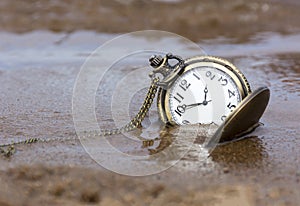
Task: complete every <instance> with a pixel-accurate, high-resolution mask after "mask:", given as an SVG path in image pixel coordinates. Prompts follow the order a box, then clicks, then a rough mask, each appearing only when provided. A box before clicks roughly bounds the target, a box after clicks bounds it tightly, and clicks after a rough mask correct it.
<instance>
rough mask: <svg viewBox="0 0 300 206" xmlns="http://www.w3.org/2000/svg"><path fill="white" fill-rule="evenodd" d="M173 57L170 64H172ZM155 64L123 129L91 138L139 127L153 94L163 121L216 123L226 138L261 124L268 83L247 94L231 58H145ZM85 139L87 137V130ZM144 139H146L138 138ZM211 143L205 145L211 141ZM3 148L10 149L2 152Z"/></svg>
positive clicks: (10, 146) (220, 139)
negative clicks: (137, 107)
mask: <svg viewBox="0 0 300 206" xmlns="http://www.w3.org/2000/svg"><path fill="white" fill-rule="evenodd" d="M174 60H175V61H176V62H175V63H173V64H172V62H174ZM149 62H150V65H151V66H152V67H153V68H154V69H153V71H152V72H150V74H149V76H150V77H151V85H150V87H149V89H148V92H147V95H146V98H145V100H144V102H143V105H142V106H141V108H140V110H139V112H138V113H137V114H136V116H135V117H134V118H133V119H132V120H131V121H130V122H129V123H127V124H126V125H124V126H122V127H121V128H116V129H107V130H101V131H100V133H94V134H93V135H92V136H94V137H96V136H106V135H113V134H120V133H123V132H128V131H131V130H133V129H135V128H137V127H140V126H141V124H142V121H143V120H144V118H145V116H146V114H147V113H148V111H149V109H150V107H151V105H152V103H153V100H154V98H155V96H156V93H158V94H157V108H158V113H159V117H160V119H161V120H162V122H163V123H165V124H166V125H186V124H199V123H200V124H211V123H215V124H217V125H220V127H219V128H218V130H217V131H216V133H215V134H216V136H218V139H217V140H216V139H214V138H213V139H212V141H218V142H224V141H228V140H233V139H236V138H237V137H240V136H242V135H245V134H247V133H249V132H251V131H253V130H254V129H255V128H256V127H258V126H259V119H260V117H261V116H262V114H263V113H264V111H265V109H266V107H267V104H268V101H269V97H270V90H269V89H268V88H267V87H262V88H258V89H257V90H255V91H254V92H251V89H250V85H249V83H248V81H247V79H246V77H245V76H244V75H243V74H242V72H241V71H240V70H239V69H238V68H237V67H235V66H234V65H233V64H232V63H230V62H229V61H227V60H225V59H222V58H219V57H213V56H195V57H192V58H188V59H185V60H184V59H182V58H181V57H180V56H177V55H173V54H171V53H169V54H167V55H166V56H165V57H162V56H160V55H153V56H152V57H150V59H149ZM87 137H91V135H90V134H88V135H87ZM139 138H140V139H141V140H142V141H149V140H145V139H143V138H141V137H139ZM51 140H53V141H56V140H57V139H56V138H54V139H43V138H29V139H26V140H20V141H17V142H13V143H8V144H0V153H4V154H5V155H6V156H10V155H11V154H13V153H14V145H17V144H31V143H35V142H49V141H51ZM155 140H159V137H156V138H153V139H152V140H151V141H155ZM218 142H217V143H218ZM214 143H215V142H210V143H208V145H213V144H214ZM3 147H8V149H7V150H3V149H2V148H3Z"/></svg>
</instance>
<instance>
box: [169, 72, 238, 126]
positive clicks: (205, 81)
mask: <svg viewBox="0 0 300 206" xmlns="http://www.w3.org/2000/svg"><path fill="white" fill-rule="evenodd" d="M229 73H230V72H225V71H224V70H222V69H219V68H217V67H211V66H201V67H195V68H191V69H188V70H186V71H185V72H184V73H183V74H182V75H181V76H179V77H178V78H177V79H176V80H175V81H174V83H173V84H172V86H171V87H170V88H169V91H168V98H167V100H166V101H168V102H167V104H168V105H169V111H168V112H169V116H171V121H172V122H173V123H176V124H179V125H183V124H196V123H202V124H209V123H212V122H214V123H216V124H221V123H222V121H224V120H225V118H226V117H227V116H228V115H229V113H230V112H231V111H233V109H234V108H235V107H236V106H237V105H238V104H239V103H240V102H241V100H242V95H241V92H240V90H239V87H238V83H237V82H236V81H237V80H236V79H234V78H233V77H232V75H229Z"/></svg>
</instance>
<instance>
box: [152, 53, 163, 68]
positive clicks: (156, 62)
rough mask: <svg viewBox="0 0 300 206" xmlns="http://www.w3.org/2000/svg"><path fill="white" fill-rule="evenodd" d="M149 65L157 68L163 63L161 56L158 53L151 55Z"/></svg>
mask: <svg viewBox="0 0 300 206" xmlns="http://www.w3.org/2000/svg"><path fill="white" fill-rule="evenodd" d="M149 62H150V66H152V67H154V68H157V67H159V66H160V65H161V64H162V63H163V57H162V56H160V55H153V56H151V57H150V58H149Z"/></svg>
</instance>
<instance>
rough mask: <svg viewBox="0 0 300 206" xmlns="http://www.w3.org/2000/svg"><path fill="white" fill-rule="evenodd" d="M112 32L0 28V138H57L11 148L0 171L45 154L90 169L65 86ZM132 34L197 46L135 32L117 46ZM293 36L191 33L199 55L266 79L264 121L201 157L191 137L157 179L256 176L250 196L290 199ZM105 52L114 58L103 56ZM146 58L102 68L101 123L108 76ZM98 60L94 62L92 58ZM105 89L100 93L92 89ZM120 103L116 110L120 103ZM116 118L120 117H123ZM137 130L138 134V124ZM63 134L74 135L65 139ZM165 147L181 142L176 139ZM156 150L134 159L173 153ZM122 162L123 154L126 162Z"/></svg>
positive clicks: (137, 145)
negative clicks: (238, 38) (274, 194)
mask: <svg viewBox="0 0 300 206" xmlns="http://www.w3.org/2000/svg"><path fill="white" fill-rule="evenodd" d="M116 36H117V35H116V34H106V33H96V32H88V31H78V32H73V33H53V32H49V31H33V32H28V33H25V34H14V33H7V32H2V33H0V51H1V55H0V83H1V88H0V105H1V106H2V108H1V113H0V121H1V128H0V132H1V133H0V142H1V143H7V142H10V141H11V140H19V139H25V138H27V137H39V138H45V139H51V138H59V139H61V140H60V141H58V142H49V143H37V144H33V145H30V146H28V145H20V146H17V148H16V149H17V152H16V154H14V155H13V156H12V157H11V158H10V159H6V158H3V157H1V158H0V162H1V164H0V169H1V171H4V172H5V171H6V170H7V168H8V167H11V168H18V167H19V166H20V165H24V164H44V163H45V162H46V164H47V165H51V166H53V167H56V166H57V165H71V167H72V166H80V167H86V168H93V169H95V168H97V169H98V168H99V165H98V164H96V163H95V162H94V161H93V160H92V159H91V158H90V157H89V156H88V154H87V153H86V151H85V150H84V149H83V147H82V145H81V144H80V143H79V141H78V140H76V139H77V136H76V133H75V129H74V124H73V119H72V92H73V87H74V84H75V81H76V77H77V75H78V72H79V70H80V67H81V65H82V64H83V62H84V61H85V59H86V58H87V57H88V56H89V54H90V53H91V52H92V51H93V50H94V49H96V48H97V47H98V46H100V45H101V44H103V43H104V42H106V41H107V40H110V39H112V38H114V37H116ZM136 38H140V39H139V41H140V45H143V44H146V43H150V44H153V47H156V48H159V47H158V46H163V47H165V46H167V45H170V44H171V45H172V47H174V48H184V49H181V52H183V53H182V54H181V53H180V54H181V55H183V56H186V57H187V56H190V55H193V54H195V52H196V50H195V49H191V48H185V46H186V45H185V46H184V45H182V44H181V43H180V42H178V41H174V39H172V38H167V39H164V40H163V41H158V42H157V41H156V40H157V38H156V39H155V41H154V40H153V39H152V38H144V37H137V36H135V37H134V38H132V40H128V41H127V42H125V43H124V45H122V47H126V44H131V43H132V41H134V40H135V39H136ZM158 39H159V38H158ZM299 40H300V35H299V34H298V33H293V34H286V35H282V34H279V33H274V32H270V33H257V34H256V35H254V36H252V38H251V39H250V40H249V41H246V42H244V43H235V42H234V41H232V40H231V39H226V38H218V39H208V40H205V41H199V42H198V45H200V46H201V47H202V49H203V50H204V51H205V52H206V53H207V54H210V55H217V56H221V57H225V58H228V59H229V60H231V61H232V62H233V63H234V64H235V65H236V66H237V67H239V68H240V69H241V70H242V72H243V73H244V74H245V75H246V77H247V78H248V80H249V82H250V83H251V85H252V88H257V87H259V86H262V85H267V86H268V87H270V89H271V100H270V104H269V106H268V108H267V110H266V113H265V114H264V116H263V118H262V120H261V121H262V122H263V123H264V126H263V127H261V128H259V129H258V130H257V131H255V132H254V133H253V134H251V136H252V137H251V138H247V139H244V140H241V141H238V142H234V143H230V144H227V145H223V146H219V147H217V148H216V149H215V150H214V152H213V153H212V154H211V155H210V156H209V157H208V158H207V156H201V153H199V151H200V148H197V144H194V145H196V146H195V147H194V148H192V149H193V150H191V151H190V153H189V154H188V155H186V156H185V157H184V158H183V159H182V160H181V161H180V162H179V163H177V164H176V166H174V167H172V168H171V169H169V170H167V171H166V172H163V173H161V174H159V175H158V176H157V178H165V179H166V180H165V182H164V184H166V185H167V184H181V187H185V186H187V185H189V184H191V185H198V186H199V185H206V184H219V182H220V181H222V182H225V183H226V182H228V183H229V184H231V183H232V182H235V183H236V184H250V185H252V184H255V185H257V187H258V188H256V190H257V191H258V192H259V194H257V197H259V198H258V199H260V200H259V201H261V202H263V203H264V200H263V199H264V197H269V196H268V195H270V193H269V191H272V190H273V189H274V188H279V189H280V190H281V191H283V192H282V194H285V196H286V197H289V201H290V202H292V203H295V202H297V201H298V200H299V198H298V197H297V196H296V195H295V191H296V190H294V189H296V188H298V187H299V173H297V172H299V169H300V168H299V165H300V162H299V161H300V160H299V156H300V153H299V150H298V149H297V148H298V147H299V146H300V141H299V138H298V137H299V129H298V125H299V124H298V119H299V115H300V113H299V112H300V111H299V109H298V108H299V100H300V95H299V93H300V82H299V81H300V61H299V59H300V58H299V57H300V47H299V45H298V44H299V43H298V42H300V41H299ZM156 44H158V45H156ZM138 46H139V45H138ZM109 58H114V56H113V55H111V56H109ZM147 58H148V54H147V55H141V56H137V58H130V59H129V60H128V61H125V62H123V63H122V62H120V63H119V65H115V66H116V69H118V66H120V70H119V72H118V73H117V75H109V74H108V77H109V78H108V79H107V81H106V82H103V84H104V85H105V87H100V88H99V89H98V91H97V94H98V95H97V96H96V99H95V100H96V102H97V104H96V114H97V118H98V121H99V123H100V124H102V123H103V124H106V126H107V125H109V126H114V124H113V122H112V120H111V119H112V118H111V114H110V109H111V105H110V103H111V99H110V96H111V94H112V91H113V89H114V88H115V86H116V85H115V81H119V80H121V79H122V77H123V75H124V74H125V73H128V72H130V71H133V70H135V69H137V68H139V66H145V65H147V64H148V62H147ZM132 65H134V67H132ZM99 66H100V67H101V62H100V65H99ZM147 73H148V71H147V70H145V71H144V72H143V73H140V74H143V77H140V79H139V80H138V81H137V82H136V84H137V85H139V84H141V85H144V84H148V82H149V78H148V76H147ZM104 91H106V93H101V92H104ZM145 91H146V90H145V89H142V90H139V92H137V93H136V94H135V95H134V96H133V97H134V100H133V101H131V102H130V104H129V111H130V113H129V115H131V116H132V115H134V114H135V112H136V111H137V110H138V109H139V107H140V105H141V103H142V101H143V98H144V94H145V93H144V92H145ZM103 94H104V95H103ZM101 95H102V96H101ZM120 104H121V105H120V108H121V106H122V102H121V101H120ZM125 105H126V104H125ZM122 118H123V117H122ZM122 118H121V119H120V121H121V120H124V118H123V119H122ZM155 118H157V113H156V111H155V105H154V107H153V108H152V110H151V112H150V116H149V117H148V118H147V119H146V121H145V123H144V124H145V125H144V126H148V125H149V124H150V120H153V119H155ZM160 131H161V130H160V129H157V127H156V128H154V129H150V136H151V135H153V133H154V134H159V132H160ZM137 132H138V133H139V132H140V133H142V132H144V133H147V130H146V129H143V130H139V131H137ZM145 135H146V134H145ZM146 136H147V135H146ZM68 138H70V139H73V140H70V141H67V140H66V139H68ZM74 138H75V139H74ZM111 142H112V143H113V144H114V145H117V147H118V148H119V149H120V150H121V151H123V152H125V153H127V154H131V155H132V154H134V155H148V154H149V153H150V154H151V152H152V153H155V150H153V149H155V148H154V147H155V146H158V142H157V143H155V144H154V146H150V147H149V148H147V147H142V144H141V142H134V143H130V144H127V143H128V142H127V141H123V140H120V141H117V140H112V141H111ZM170 142H171V144H170ZM170 142H169V141H166V142H165V143H164V144H166V145H167V146H169V145H172V141H170ZM173 143H174V141H173ZM175 143H176V142H175ZM174 145H175V146H177V147H179V149H180V145H179V146H178V144H177V145H176V144H174ZM148 149H150V150H148ZM151 149H152V150H151ZM110 152H111V151H110ZM161 154H162V157H160V158H159V157H158V158H152V159H151V158H150V160H148V161H143V164H144V165H146V166H149V167H151V166H152V165H159V164H161V162H163V161H162V160H166V159H167V160H168V161H170V160H171V161H172V158H173V157H172V156H168V155H164V154H163V153H161ZM156 157H157V156H156ZM111 158H112V159H111V160H112V161H111V162H112V163H117V164H119V165H121V164H122V163H123V164H124V162H123V161H126V158H124V159H120V158H119V157H117V156H112V157H111ZM163 158H165V159H163ZM121 160H122V161H121ZM130 161H131V160H130ZM130 161H129V160H127V162H126V164H128V163H130ZM171 161H170V162H171ZM121 167H122V165H121ZM16 170H18V169H16ZM21 170H22V169H21ZM141 170H143V169H141ZM228 173H229V174H228ZM270 174H271V175H270ZM173 177H176V178H175V179H174V178H173ZM203 177H205V178H203ZM12 181H13V180H12ZM280 194H281V193H280ZM297 198H298V199H297ZM271 199H272V200H268V202H269V203H270V202H271V203H272V201H274V202H275V201H276V200H278V199H279V200H281V201H285V199H284V198H282V197H278V198H277V199H276V198H271ZM273 199H274V200H273ZM287 202H288V201H287Z"/></svg>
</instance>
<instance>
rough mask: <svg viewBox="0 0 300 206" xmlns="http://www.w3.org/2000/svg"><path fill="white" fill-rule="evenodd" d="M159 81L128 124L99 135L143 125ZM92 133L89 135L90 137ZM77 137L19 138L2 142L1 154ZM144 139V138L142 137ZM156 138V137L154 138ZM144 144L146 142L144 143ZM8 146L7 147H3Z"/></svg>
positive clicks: (154, 82)
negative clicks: (20, 147)
mask: <svg viewBox="0 0 300 206" xmlns="http://www.w3.org/2000/svg"><path fill="white" fill-rule="evenodd" d="M158 81H159V78H158V77H155V78H153V79H152V83H151V85H150V87H149V89H148V92H147V95H146V97H145V100H144V102H143V104H142V106H141V108H140V110H139V112H138V113H137V114H136V115H135V117H134V118H133V119H132V120H131V121H130V122H129V123H128V124H126V125H124V126H123V127H121V128H117V129H111V130H102V131H101V132H100V134H98V135H99V136H108V135H114V134H121V133H123V132H129V131H132V130H134V129H136V128H138V127H140V126H141V125H142V121H143V120H144V119H145V116H146V114H147V113H148V111H149V109H150V107H151V105H152V103H153V99H154V97H155V94H156V92H157V87H158V86H157V83H158ZM96 135H97V134H96V133H95V134H94V135H93V136H96ZM89 136H90V135H88V137H89ZM74 139H77V138H76V137H72V138H63V139H61V138H50V139H45V138H29V139H26V140H19V141H16V142H12V143H7V144H0V154H3V155H4V156H6V157H10V156H11V155H13V154H14V153H15V146H16V145H20V144H26V145H27V144H32V143H36V142H50V141H61V140H74ZM142 140H143V139H142ZM154 140H156V139H154ZM143 141H144V140H143ZM143 144H144V143H143ZM3 148H6V149H3Z"/></svg>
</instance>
